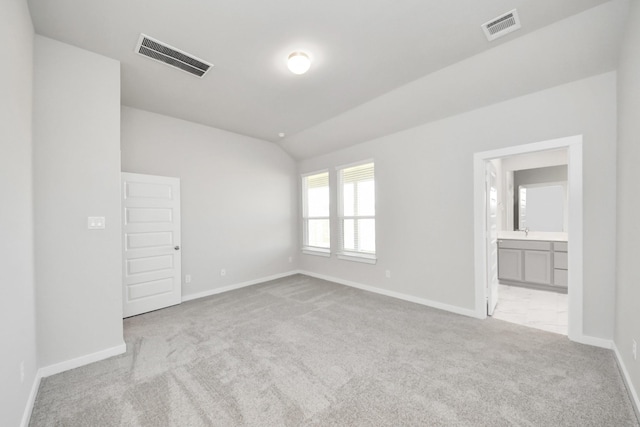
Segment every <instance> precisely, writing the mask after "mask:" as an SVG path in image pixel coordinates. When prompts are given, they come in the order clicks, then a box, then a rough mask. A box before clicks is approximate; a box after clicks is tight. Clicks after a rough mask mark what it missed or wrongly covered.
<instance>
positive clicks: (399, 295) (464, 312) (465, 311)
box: [297, 270, 477, 318]
mask: <svg viewBox="0 0 640 427" xmlns="http://www.w3.org/2000/svg"><path fill="white" fill-rule="evenodd" d="M297 273H300V274H304V275H306V276H311V277H315V278H318V279H322V280H328V281H329V282H335V283H339V284H341V285H345V286H350V287H352V288H358V289H362V290H363V291H368V292H373V293H376V294H380V295H385V296H388V297H392V298H397V299H401V300H404V301H409V302H414V303H416V304H421V305H426V306H427V307H432V308H437V309H440V310H444V311H449V312H451V313H455V314H461V315H463V316H468V317H474V318H476V317H477V313H476V311H475V310H474V309H468V308H462V307H458V306H455V305H449V304H444V303H441V302H437V301H432V300H428V299H425V298H419V297H415V296H413V295H407V294H403V293H400V292H395V291H389V290H387V289H381V288H376V287H374V286H369V285H363V284H362V283H357V282H352V281H351V280H344V279H340V278H338V277H332V276H326V275H324V274H317V273H313V272H311V271H304V270H299V271H297Z"/></svg>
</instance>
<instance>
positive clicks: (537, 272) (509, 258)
mask: <svg viewBox="0 0 640 427" xmlns="http://www.w3.org/2000/svg"><path fill="white" fill-rule="evenodd" d="M567 278H568V261H567V242H566V241H549V240H531V239H527V240H518V239H498V280H499V282H500V283H503V284H507V285H516V286H525V287H530V288H536V289H545V290H553V291H556V292H562V293H566V292H567V284H568V280H567Z"/></svg>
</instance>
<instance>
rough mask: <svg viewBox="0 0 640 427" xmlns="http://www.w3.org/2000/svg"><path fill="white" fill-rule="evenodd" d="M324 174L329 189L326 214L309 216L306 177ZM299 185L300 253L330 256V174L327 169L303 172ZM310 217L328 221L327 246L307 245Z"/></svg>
mask: <svg viewBox="0 0 640 427" xmlns="http://www.w3.org/2000/svg"><path fill="white" fill-rule="evenodd" d="M320 174H326V175H327V189H328V190H329V197H328V200H327V203H328V206H327V211H328V215H327V216H309V214H308V209H309V204H308V190H309V188H308V186H307V178H308V177H310V176H314V175H320ZM300 185H301V189H302V191H301V193H302V215H301V218H302V253H304V254H307V255H317V256H324V257H330V256H331V228H332V227H331V174H330V173H329V169H321V170H317V171H314V172H308V173H303V174H301V175H300ZM310 219H315V220H318V219H326V220H328V221H329V247H328V248H324V247H321V246H312V245H309V220H310Z"/></svg>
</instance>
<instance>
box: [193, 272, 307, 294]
mask: <svg viewBox="0 0 640 427" xmlns="http://www.w3.org/2000/svg"><path fill="white" fill-rule="evenodd" d="M296 273H298V271H297V270H291V271H287V272H285V273H279V274H274V275H272V276H267V277H261V278H259V279H254V280H249V281H247V282H242V283H236V284H234V285H229V286H224V287H222V288H216V289H210V290H208V291H204V292H198V293H197V294H191V295H183V296H182V302H185V301H191V300H194V299H198V298H204V297H208V296H211V295H216V294H221V293H223V292H229V291H234V290H236V289H240V288H246V287H247V286H253V285H257V284H258V283H264V282H268V281H270V280H276V279H281V278H283V277H288V276H292V275H294V274H296Z"/></svg>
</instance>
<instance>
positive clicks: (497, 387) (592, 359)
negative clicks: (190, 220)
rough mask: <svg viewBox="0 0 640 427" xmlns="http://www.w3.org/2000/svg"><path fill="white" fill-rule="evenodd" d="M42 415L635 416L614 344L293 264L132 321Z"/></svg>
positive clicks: (543, 422)
mask: <svg viewBox="0 0 640 427" xmlns="http://www.w3.org/2000/svg"><path fill="white" fill-rule="evenodd" d="M125 339H126V342H127V353H126V354H124V355H122V356H118V357H114V358H111V359H108V360H105V361H102V362H98V363H94V364H92V365H88V366H85V367H82V368H78V369H74V370H72V371H68V372H64V373H62V374H58V375H55V376H52V377H49V378H45V379H43V381H42V383H41V385H40V390H39V392H38V396H37V400H36V404H35V408H34V411H33V415H32V418H31V425H32V426H209V425H215V426H235V425H255V426H285V425H289V426H297V425H322V426H325V425H341V426H348V425H367V426H383V425H388V426H400V425H405V426H406V425H412V426H417V425H428V426H440V425H442V426H637V425H638V423H637V420H636V419H635V416H634V413H633V409H632V406H631V402H630V400H629V397H628V395H627V393H626V390H625V387H624V384H623V383H622V379H621V376H620V374H619V372H618V368H617V366H616V362H615V359H614V355H613V353H612V352H611V351H608V350H603V349H599V348H594V347H589V346H584V345H580V344H575V343H571V342H569V341H568V340H567V338H566V337H563V336H561V335H557V334H553V333H550V332H543V331H538V330H534V329H529V328H526V327H523V326H518V325H513V324H510V323H506V322H502V321H499V320H493V319H488V320H485V321H479V320H474V319H470V318H466V317H463V316H458V315H455V314H450V313H446V312H443V311H439V310H435V309H431V308H428V307H424V306H420V305H417V304H412V303H408V302H404V301H400V300H396V299H392V298H388V297H384V296H379V295H376V294H371V293H368V292H363V291H359V290H356V289H352V288H348V287H344V286H341V285H337V284H334V283H330V282H326V281H322V280H318V279H314V278H310V277H306V276H301V275H297V276H292V277H288V278H285V279H281V280H275V281H272V282H268V283H265V284H261V285H256V286H253V287H249V288H244V289H240V290H237V291H233V292H228V293H225V294H221V295H216V296H212V297H209V298H205V299H200V300H197V301H191V302H187V303H184V304H182V305H180V306H176V307H171V308H167V309H164V310H159V311H156V312H152V313H147V314H145V315H141V316H137V317H134V318H130V319H127V320H126V321H125Z"/></svg>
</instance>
